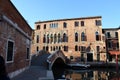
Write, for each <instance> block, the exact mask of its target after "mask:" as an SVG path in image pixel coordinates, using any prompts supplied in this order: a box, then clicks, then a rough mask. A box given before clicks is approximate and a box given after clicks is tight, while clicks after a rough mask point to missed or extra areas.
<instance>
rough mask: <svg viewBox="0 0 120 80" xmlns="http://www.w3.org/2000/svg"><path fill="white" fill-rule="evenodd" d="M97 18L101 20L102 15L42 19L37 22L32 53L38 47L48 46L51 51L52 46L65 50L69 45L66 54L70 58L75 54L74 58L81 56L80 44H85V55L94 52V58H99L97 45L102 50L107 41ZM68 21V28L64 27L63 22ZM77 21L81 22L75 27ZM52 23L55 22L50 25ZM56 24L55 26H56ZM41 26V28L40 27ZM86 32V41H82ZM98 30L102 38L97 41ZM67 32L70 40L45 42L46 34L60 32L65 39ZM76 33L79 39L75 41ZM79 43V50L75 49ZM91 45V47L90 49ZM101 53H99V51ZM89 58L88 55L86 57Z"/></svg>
mask: <svg viewBox="0 0 120 80" xmlns="http://www.w3.org/2000/svg"><path fill="white" fill-rule="evenodd" d="M96 20H99V21H100V22H101V17H100V16H96V17H84V18H73V19H61V20H51V21H41V22H36V23H35V31H34V41H33V44H32V46H33V47H32V53H33V54H34V53H36V52H37V49H36V48H37V47H39V50H42V49H43V47H46V46H48V47H49V50H48V51H49V52H52V51H51V46H52V47H54V46H55V47H56V46H58V47H61V49H62V50H63V51H64V46H68V50H67V51H64V54H65V55H66V56H67V57H68V58H70V56H74V58H77V57H81V51H80V50H79V46H85V47H86V50H85V52H84V53H83V55H84V57H85V56H87V54H85V53H92V55H93V60H97V49H96V46H99V48H100V50H102V49H103V48H105V42H104V40H103V34H102V24H100V25H96V23H95V22H96ZM81 21H84V26H81ZM64 22H65V23H67V28H64V27H63V23H64ZM75 22H79V25H78V26H77V27H75ZM50 24H53V26H52V27H50ZM54 24H55V26H54ZM44 25H46V29H44ZM38 27H39V28H38ZM82 32H84V33H85V35H86V36H87V40H86V41H81V33H82ZM96 32H98V34H99V35H100V40H98V41H96V36H95V33H96ZM64 33H66V34H67V36H68V42H63V41H62V42H60V43H58V42H57V43H54V42H53V43H43V37H44V35H51V34H53V35H55V34H57V35H58V34H60V35H61V38H62V39H63V34H64ZM75 33H78V41H77V42H75ZM37 36H39V42H38V43H37V42H36V41H37ZM76 45H77V47H78V50H77V51H75V46H76ZM90 47H91V49H90ZM98 54H99V53H98ZM86 58H87V57H86Z"/></svg>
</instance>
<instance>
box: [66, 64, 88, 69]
mask: <svg viewBox="0 0 120 80" xmlns="http://www.w3.org/2000/svg"><path fill="white" fill-rule="evenodd" d="M68 66H69V67H70V68H72V69H87V68H89V67H90V65H89V64H80V63H72V64H68Z"/></svg>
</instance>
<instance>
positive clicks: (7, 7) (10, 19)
mask: <svg viewBox="0 0 120 80" xmlns="http://www.w3.org/2000/svg"><path fill="white" fill-rule="evenodd" d="M31 34H32V29H31V28H30V26H29V25H28V24H27V22H26V21H25V19H24V18H23V16H22V15H21V14H20V13H19V12H18V11H17V9H16V8H15V6H14V5H13V4H12V3H11V2H10V0H0V45H1V46H0V55H1V56H3V58H4V59H5V62H6V69H7V72H8V74H9V75H10V77H14V76H15V75H17V74H18V73H19V72H21V71H22V70H24V69H25V68H26V67H28V66H29V60H30V56H29V55H30V45H31Z"/></svg>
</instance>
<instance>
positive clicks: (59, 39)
mask: <svg viewBox="0 0 120 80" xmlns="http://www.w3.org/2000/svg"><path fill="white" fill-rule="evenodd" d="M60 42H61V38H60V33H59V34H58V43H60Z"/></svg>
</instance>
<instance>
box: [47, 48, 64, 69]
mask: <svg viewBox="0 0 120 80" xmlns="http://www.w3.org/2000/svg"><path fill="white" fill-rule="evenodd" d="M47 62H48V67H49V70H51V69H52V68H53V66H60V67H62V66H64V65H65V64H66V56H65V55H64V53H63V52H62V51H61V50H57V51H55V52H54V53H53V54H51V55H50V56H49V57H48V58H47Z"/></svg>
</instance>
